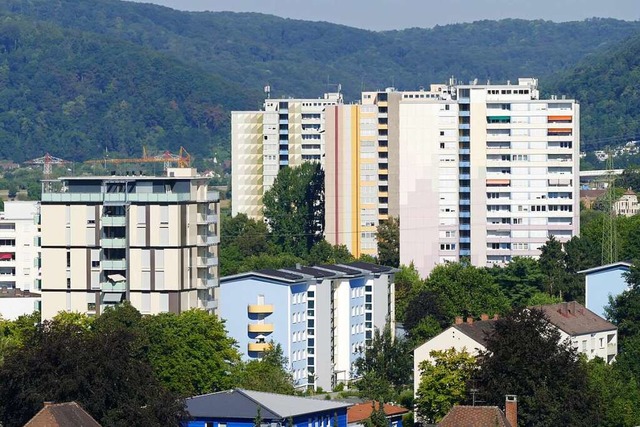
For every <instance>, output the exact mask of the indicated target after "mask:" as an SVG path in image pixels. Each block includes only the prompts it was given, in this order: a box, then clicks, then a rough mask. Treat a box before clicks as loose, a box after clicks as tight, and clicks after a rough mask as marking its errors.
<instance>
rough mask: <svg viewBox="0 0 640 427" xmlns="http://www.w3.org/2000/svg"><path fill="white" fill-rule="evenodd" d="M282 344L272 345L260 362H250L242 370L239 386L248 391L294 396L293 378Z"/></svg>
mask: <svg viewBox="0 0 640 427" xmlns="http://www.w3.org/2000/svg"><path fill="white" fill-rule="evenodd" d="M287 364H288V361H287V358H286V357H284V355H283V354H282V346H281V345H280V344H276V343H273V342H272V343H271V348H270V349H268V350H266V351H265V352H264V354H263V356H262V358H261V359H260V360H251V361H249V362H248V363H247V364H246V365H245V366H244V367H243V368H242V370H241V374H240V384H239V386H240V387H242V388H245V389H248V390H255V391H266V392H270V393H280V394H294V392H295V388H294V385H293V376H292V375H291V373H290V372H289V371H288V370H287Z"/></svg>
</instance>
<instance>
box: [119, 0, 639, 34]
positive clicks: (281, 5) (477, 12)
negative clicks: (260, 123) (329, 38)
mask: <svg viewBox="0 0 640 427" xmlns="http://www.w3.org/2000/svg"><path fill="white" fill-rule="evenodd" d="M131 1H136V2H139V3H155V4H159V5H162V6H168V7H171V8H173V9H179V10H190V11H206V10H208V11H223V10H226V11H233V12H261V13H267V14H271V15H277V16H281V17H284V18H294V19H303V20H308V21H328V22H333V23H336V24H343V25H348V26H351V27H357V28H364V29H368V30H394V29H398V30H399V29H403V28H410V27H423V28H431V27H433V26H435V25H446V24H452V23H459V22H473V21H478V20H482V19H503V18H523V19H546V20H551V21H555V22H564V21H576V20H583V19H586V18H592V17H600V18H617V19H625V20H629V21H635V20H640V1H639V0H607V1H605V0H131Z"/></svg>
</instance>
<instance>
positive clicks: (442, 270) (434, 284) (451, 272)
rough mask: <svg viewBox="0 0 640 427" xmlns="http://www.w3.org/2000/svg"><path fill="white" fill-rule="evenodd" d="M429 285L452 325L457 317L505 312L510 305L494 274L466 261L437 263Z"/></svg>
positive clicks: (428, 281)
mask: <svg viewBox="0 0 640 427" xmlns="http://www.w3.org/2000/svg"><path fill="white" fill-rule="evenodd" d="M425 284H426V288H427V289H428V290H430V291H431V292H434V293H435V294H436V295H437V296H438V305H439V307H440V310H442V313H443V315H444V316H445V318H446V319H447V323H448V324H451V323H452V322H453V320H454V318H455V317H456V316H463V317H467V316H475V317H478V316H480V315H481V314H489V315H492V314H496V313H504V312H506V311H507V310H508V309H509V307H510V305H509V300H508V299H507V297H505V296H504V294H503V293H502V291H501V290H500V287H499V286H498V285H497V284H496V283H495V282H494V280H493V277H492V276H491V274H489V273H488V272H487V270H486V269H484V268H477V267H474V266H472V265H471V264H469V263H466V262H461V263H455V262H450V263H446V264H440V265H438V266H436V267H435V268H434V269H433V270H432V271H431V274H430V275H429V277H428V278H427V280H426V281H425Z"/></svg>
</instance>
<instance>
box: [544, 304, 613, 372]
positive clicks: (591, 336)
mask: <svg viewBox="0 0 640 427" xmlns="http://www.w3.org/2000/svg"><path fill="white" fill-rule="evenodd" d="M537 308H539V309H541V310H542V311H544V313H545V314H546V315H547V317H548V318H549V321H550V322H551V324H552V325H553V326H555V327H556V328H558V330H559V331H560V335H561V338H560V339H561V340H565V339H569V340H570V341H571V345H572V346H573V347H574V348H575V349H576V350H578V352H579V353H582V354H584V355H585V356H587V359H593V358H595V357H600V358H602V359H604V360H605V361H606V362H607V363H611V362H612V361H613V360H614V359H615V357H616V355H617V354H618V328H617V327H616V326H615V325H614V324H613V323H611V322H608V321H606V320H605V319H603V318H602V317H600V316H598V315H597V314H596V313H594V312H593V311H591V310H589V309H588V308H586V307H584V306H583V305H581V304H578V303H577V302H575V301H572V302H563V303H560V304H549V305H542V306H538V307H537Z"/></svg>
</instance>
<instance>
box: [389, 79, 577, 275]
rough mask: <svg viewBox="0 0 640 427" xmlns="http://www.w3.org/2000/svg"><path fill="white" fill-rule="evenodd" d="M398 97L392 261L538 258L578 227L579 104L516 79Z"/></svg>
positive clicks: (429, 263) (428, 264) (423, 267)
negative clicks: (395, 253)
mask: <svg viewBox="0 0 640 427" xmlns="http://www.w3.org/2000/svg"><path fill="white" fill-rule="evenodd" d="M431 93H432V94H433V95H434V96H435V95H436V94H437V95H438V96H436V97H434V98H428V99H422V98H420V99H416V98H415V97H414V98H411V97H408V96H405V95H404V94H403V98H402V101H401V102H400V111H399V127H400V137H399V145H400V147H401V149H400V150H399V154H400V160H399V174H400V184H399V191H400V221H401V223H400V259H401V262H402V263H404V264H408V263H410V262H414V264H415V266H416V267H417V268H418V270H419V271H420V272H421V273H422V274H423V275H427V274H428V273H429V272H430V271H431V269H433V267H434V266H435V265H436V264H439V263H442V262H446V261H458V260H460V259H462V258H467V259H469V260H470V262H471V263H472V264H474V265H478V266H484V265H492V264H504V263H506V262H508V261H510V260H511V258H512V257H515V256H533V257H535V256H538V255H539V254H540V250H539V248H540V247H541V246H542V245H544V243H545V242H546V241H547V240H548V239H549V237H550V236H555V237H556V238H557V239H558V240H561V241H566V240H568V239H570V238H571V237H572V236H574V235H577V234H578V232H579V197H578V191H579V187H578V185H579V182H578V169H579V163H578V162H579V134H580V126H579V124H580V110H579V105H578V104H577V103H576V102H575V101H574V100H568V99H558V98H557V97H552V98H551V99H544V100H542V99H539V93H538V88H537V80H536V79H519V81H518V84H517V85H512V84H504V85H478V84H468V85H459V84H455V83H454V82H452V83H451V84H450V85H449V86H447V87H443V86H435V87H432V91H431Z"/></svg>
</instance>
